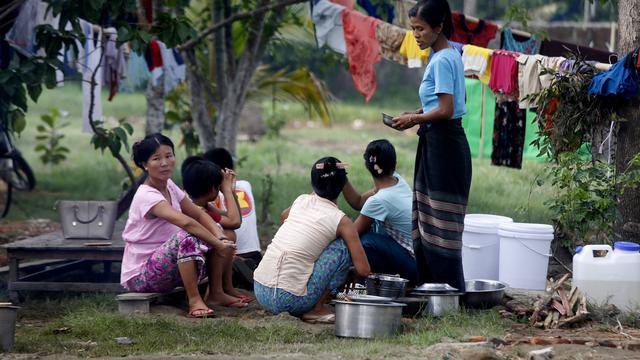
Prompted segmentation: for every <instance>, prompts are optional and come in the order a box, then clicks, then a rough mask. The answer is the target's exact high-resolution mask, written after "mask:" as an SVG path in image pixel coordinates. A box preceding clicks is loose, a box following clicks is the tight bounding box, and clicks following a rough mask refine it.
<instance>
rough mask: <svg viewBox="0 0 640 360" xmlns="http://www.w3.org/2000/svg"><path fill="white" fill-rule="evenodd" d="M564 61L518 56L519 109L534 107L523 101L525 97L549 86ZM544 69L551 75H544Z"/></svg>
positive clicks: (561, 59) (533, 103)
mask: <svg viewBox="0 0 640 360" xmlns="http://www.w3.org/2000/svg"><path fill="white" fill-rule="evenodd" d="M565 60H566V59H565V58H563V57H552V58H550V57H546V56H543V55H524V54H523V55H520V56H519V57H518V59H517V61H518V93H519V99H520V108H521V109H528V108H532V107H535V102H534V101H533V100H531V99H525V98H526V97H527V96H530V95H533V94H535V93H538V92H540V91H541V90H542V89H544V88H548V87H549V86H550V85H551V81H552V80H553V78H554V76H555V72H556V71H558V70H559V69H560V65H561V64H562V63H563V62H564V61H565ZM545 69H549V70H552V71H554V73H553V74H550V73H544V72H545Z"/></svg>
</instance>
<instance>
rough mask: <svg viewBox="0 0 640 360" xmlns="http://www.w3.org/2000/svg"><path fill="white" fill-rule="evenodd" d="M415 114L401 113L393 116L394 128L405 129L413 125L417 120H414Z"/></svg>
mask: <svg viewBox="0 0 640 360" xmlns="http://www.w3.org/2000/svg"><path fill="white" fill-rule="evenodd" d="M416 117H417V114H415V113H403V114H402V115H400V116H397V117H394V118H393V125H392V126H393V127H394V128H395V129H400V130H405V129H410V128H412V127H414V126H415V125H416V124H417V122H416V121H415V120H416Z"/></svg>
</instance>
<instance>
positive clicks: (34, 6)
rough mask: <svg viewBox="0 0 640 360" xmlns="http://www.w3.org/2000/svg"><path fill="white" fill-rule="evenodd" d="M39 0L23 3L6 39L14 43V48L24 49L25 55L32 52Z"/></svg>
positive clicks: (29, 0) (28, 0)
mask: <svg viewBox="0 0 640 360" xmlns="http://www.w3.org/2000/svg"><path fill="white" fill-rule="evenodd" d="M38 3H39V0H27V1H25V3H24V4H22V8H21V9H20V13H19V14H18V17H17V18H16V20H15V23H14V24H13V27H12V28H11V30H9V32H8V33H7V35H5V40H6V41H7V42H8V43H9V44H11V45H13V47H14V49H16V50H19V51H23V52H24V54H25V55H30V54H32V50H33V38H34V36H35V27H36V25H37V20H38Z"/></svg>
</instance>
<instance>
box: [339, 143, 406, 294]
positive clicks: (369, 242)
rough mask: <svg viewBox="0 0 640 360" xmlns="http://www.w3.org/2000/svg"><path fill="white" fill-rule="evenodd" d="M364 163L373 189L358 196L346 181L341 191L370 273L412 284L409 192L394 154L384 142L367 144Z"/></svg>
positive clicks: (389, 145) (392, 148) (388, 144)
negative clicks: (351, 212)
mask: <svg viewBox="0 0 640 360" xmlns="http://www.w3.org/2000/svg"><path fill="white" fill-rule="evenodd" d="M364 164H365V167H366V168H367V170H369V172H370V173H371V177H372V178H373V184H374V186H373V188H372V189H370V190H369V191H366V192H364V193H362V194H360V193H359V192H358V191H357V190H356V189H355V188H354V187H353V186H352V185H351V183H350V182H348V181H347V184H346V185H345V186H344V189H343V190H342V194H343V195H344V198H345V199H346V200H347V202H348V203H349V205H351V207H352V208H354V209H355V210H358V211H360V215H358V217H357V218H356V221H355V226H356V230H357V231H358V233H359V234H360V241H361V242H362V247H363V248H364V251H365V253H366V254H367V259H369V264H370V265H371V270H372V271H373V272H376V273H386V274H400V276H402V277H403V278H405V279H408V280H410V281H411V282H412V283H415V281H416V279H417V270H416V260H415V257H414V255H413V240H412V238H411V204H412V198H413V193H412V192H411V188H410V187H409V185H408V184H407V182H406V181H405V180H404V178H403V177H402V176H400V174H398V173H397V172H396V151H395V149H394V147H393V145H392V144H391V143H390V142H389V141H387V140H375V141H372V142H370V143H369V145H367V149H366V150H365V152H364Z"/></svg>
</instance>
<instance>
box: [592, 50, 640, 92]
mask: <svg viewBox="0 0 640 360" xmlns="http://www.w3.org/2000/svg"><path fill="white" fill-rule="evenodd" d="M627 56H628V55H627ZM627 56H625V57H623V58H622V59H620V60H619V61H618V62H617V63H615V64H613V66H612V67H611V69H609V70H608V71H604V72H601V73H599V74H596V75H594V76H593V79H591V85H589V95H600V96H609V95H617V96H623V97H625V98H627V99H629V98H632V97H635V96H637V95H638V72H637V71H636V69H634V68H631V69H630V68H627V67H626V66H624V64H625V61H626V59H627Z"/></svg>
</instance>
